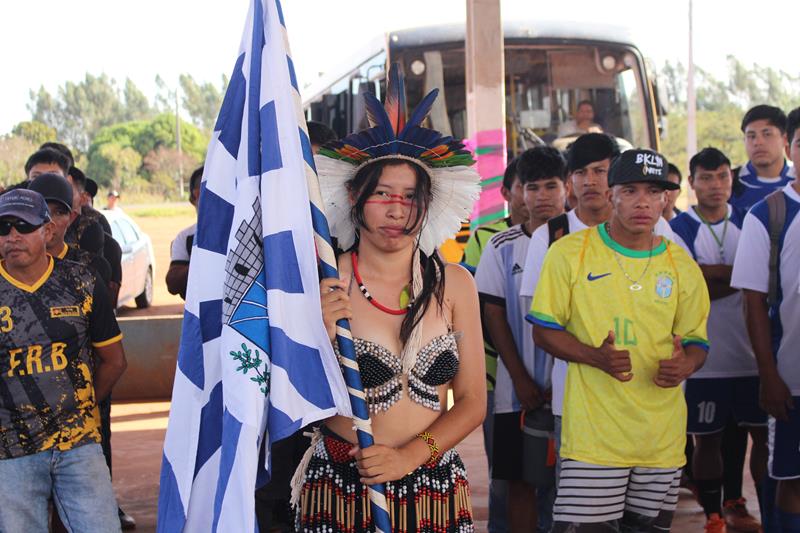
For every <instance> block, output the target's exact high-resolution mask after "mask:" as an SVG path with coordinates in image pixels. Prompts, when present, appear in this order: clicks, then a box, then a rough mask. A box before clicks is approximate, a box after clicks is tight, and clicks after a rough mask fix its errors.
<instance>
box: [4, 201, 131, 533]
mask: <svg viewBox="0 0 800 533" xmlns="http://www.w3.org/2000/svg"><path fill="white" fill-rule="evenodd" d="M49 221H50V215H49V213H48V209H47V204H46V202H45V200H44V198H43V197H42V195H40V194H39V193H37V192H35V191H31V190H24V189H19V190H15V191H11V192H9V193H6V194H4V195H3V196H0V256H2V258H3V259H2V262H0V353H2V354H3V357H2V358H0V390H2V391H3V394H2V395H0V442H2V443H3V446H1V447H0V531H47V530H48V519H49V512H48V503H49V501H50V500H52V501H53V502H54V503H55V507H56V509H57V510H58V514H59V515H60V517H61V519H62V521H63V522H64V523H65V524H69V526H70V530H71V531H118V530H119V518H118V516H117V512H116V502H115V499H114V491H113V488H112V486H111V478H110V476H109V474H108V468H107V466H106V464H105V461H104V460H103V453H102V450H101V447H100V445H99V442H100V431H99V416H98V413H97V401H98V399H101V398H104V397H106V396H107V395H108V394H109V392H110V390H111V388H112V386H113V385H114V383H115V382H116V381H117V380H118V379H119V377H120V376H121V375H122V373H123V371H124V370H125V366H126V363H125V354H124V351H123V348H122V342H121V339H122V334H121V333H120V330H119V327H118V326H117V322H116V319H115V318H114V314H113V312H112V310H111V308H110V304H109V300H108V295H107V293H106V289H105V284H103V283H102V282H100V281H98V280H97V278H96V277H95V275H94V274H93V273H92V272H91V271H89V270H88V269H86V268H85V267H84V266H83V265H80V264H78V263H75V262H72V261H56V260H54V259H53V258H52V257H51V256H50V255H48V254H47V252H46V243H47V241H48V240H49V238H50V233H51V232H52V230H53V228H52V225H51V224H48V222H49ZM93 354H95V355H96V356H97V360H95V359H94V355H93Z"/></svg>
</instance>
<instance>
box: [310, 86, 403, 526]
mask: <svg viewBox="0 0 800 533" xmlns="http://www.w3.org/2000/svg"><path fill="white" fill-rule="evenodd" d="M298 97H299V95H298ZM302 124H303V126H302V127H303V128H305V122H303V123H302ZM309 148H310V147H309ZM307 160H308V159H307ZM306 179H307V180H308V196H309V200H311V221H312V225H313V227H314V240H315V241H316V245H317V254H318V255H319V259H320V263H321V269H322V277H323V278H336V279H339V271H338V270H337V268H336V254H334V252H333V244H332V243H331V234H330V230H329V229H328V219H327V218H325V211H324V209H323V204H322V194H321V193H320V189H319V180H318V178H317V173H316V169H314V168H311V166H309V165H306ZM336 342H337V343H338V344H339V353H341V355H342V364H343V367H344V369H343V373H344V381H345V383H346V384H347V392H348V393H349V395H350V406H351V408H352V410H353V422H354V423H355V426H356V435H357V436H358V445H359V446H360V447H361V448H362V449H363V448H369V447H370V446H372V445H373V444H374V443H375V440H374V439H373V437H372V422H371V421H370V419H369V410H368V409H367V401H366V396H365V395H364V386H363V385H362V384H361V374H360V373H359V370H358V361H357V360H356V351H355V346H354V344H353V336H352V334H351V333H350V323H349V321H347V320H345V319H342V320H339V321H337V322H336ZM368 490H369V501H370V509H371V512H372V519H373V523H374V524H375V531H376V532H379V533H391V531H392V527H391V521H390V520H389V510H388V507H387V505H386V492H385V490H384V487H383V484H382V483H381V484H377V485H370V486H368Z"/></svg>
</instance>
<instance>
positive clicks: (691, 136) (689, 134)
mask: <svg viewBox="0 0 800 533" xmlns="http://www.w3.org/2000/svg"><path fill="white" fill-rule="evenodd" d="M692 4H693V2H692V0H689V66H688V68H687V71H686V76H687V79H686V160H687V162H688V161H689V159H691V158H692V156H693V155H694V154H696V153H697V100H696V95H695V89H694V14H693V5H692ZM687 192H688V194H689V203H690V204H694V203H696V202H697V198H696V197H695V195H694V189H692V188H691V187H689V188H688V189H687Z"/></svg>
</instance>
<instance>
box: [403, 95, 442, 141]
mask: <svg viewBox="0 0 800 533" xmlns="http://www.w3.org/2000/svg"><path fill="white" fill-rule="evenodd" d="M438 95H439V89H434V90H432V91H431V92H429V93H428V94H427V96H425V98H423V99H422V101H421V102H420V103H419V105H418V106H417V107H416V109H414V112H413V113H411V118H409V119H408V123H406V127H405V128H403V132H401V133H400V136H402V135H403V133H405V131H406V130H407V129H409V128H410V127H411V126H421V125H422V121H423V120H425V117H427V116H428V114H429V113H430V112H431V108H432V107H433V102H434V100H436V97H437V96H438Z"/></svg>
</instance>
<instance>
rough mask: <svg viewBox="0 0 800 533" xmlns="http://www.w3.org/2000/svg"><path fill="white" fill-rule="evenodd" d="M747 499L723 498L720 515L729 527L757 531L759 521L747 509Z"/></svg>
mask: <svg viewBox="0 0 800 533" xmlns="http://www.w3.org/2000/svg"><path fill="white" fill-rule="evenodd" d="M746 504H747V500H745V499H744V498H739V499H738V500H725V503H724V504H723V505H722V516H723V517H724V518H725V523H726V524H728V527H729V528H731V529H736V530H738V531H745V532H753V533H755V532H757V531H760V530H761V522H759V521H758V520H756V517H754V516H753V515H751V514H750V513H749V512H748V511H747V505H746Z"/></svg>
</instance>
